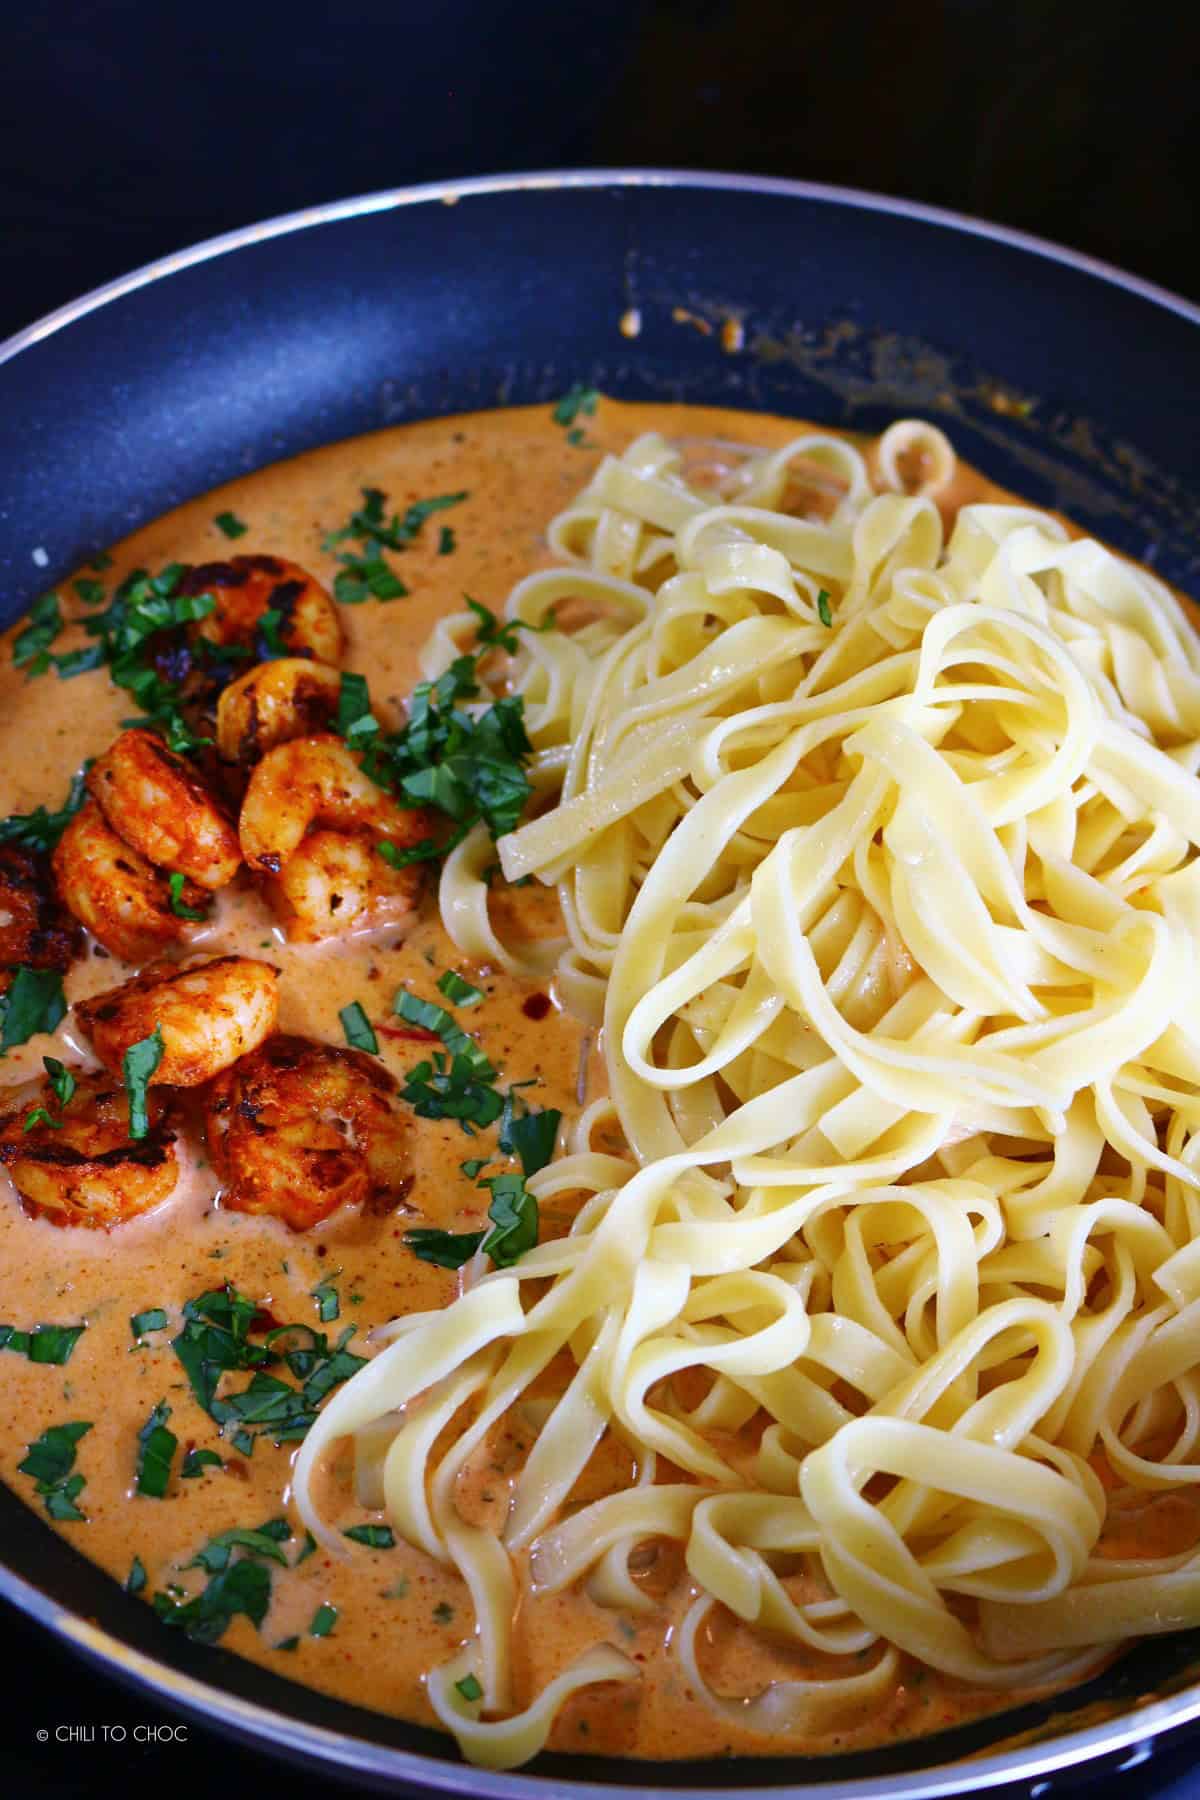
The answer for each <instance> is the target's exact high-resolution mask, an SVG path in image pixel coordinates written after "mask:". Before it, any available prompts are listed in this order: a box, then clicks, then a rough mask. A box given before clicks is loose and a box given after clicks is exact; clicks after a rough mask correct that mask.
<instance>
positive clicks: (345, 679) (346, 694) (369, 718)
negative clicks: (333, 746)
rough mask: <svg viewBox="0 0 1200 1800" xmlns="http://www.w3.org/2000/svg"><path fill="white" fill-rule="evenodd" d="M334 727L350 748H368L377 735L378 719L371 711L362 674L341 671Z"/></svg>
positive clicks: (345, 670)
mask: <svg viewBox="0 0 1200 1800" xmlns="http://www.w3.org/2000/svg"><path fill="white" fill-rule="evenodd" d="M334 729H335V730H336V731H338V732H340V734H341V735H342V737H344V738H345V740H346V742H347V743H348V744H349V746H350V748H351V749H352V750H367V749H369V748H370V746H371V745H372V744H373V743H374V741H375V739H376V738H377V737H378V736H379V720H378V719H377V718H376V717H375V715H374V713H373V712H372V711H371V698H370V694H369V693H368V691H367V681H366V677H365V676H364V675H355V674H353V673H352V672H351V671H350V670H347V669H344V670H343V671H342V680H341V686H340V688H339V689H338V709H337V719H336V720H335V722H334Z"/></svg>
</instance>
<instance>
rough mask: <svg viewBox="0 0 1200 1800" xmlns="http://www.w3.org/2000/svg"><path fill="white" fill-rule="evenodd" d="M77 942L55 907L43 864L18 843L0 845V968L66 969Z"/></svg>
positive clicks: (69, 920) (74, 932) (44, 860)
mask: <svg viewBox="0 0 1200 1800" xmlns="http://www.w3.org/2000/svg"><path fill="white" fill-rule="evenodd" d="M79 938H80V932H79V928H78V926H77V925H76V924H75V921H74V920H73V919H72V918H71V917H70V916H69V914H67V913H64V911H63V909H62V906H61V905H60V903H59V899H58V895H57V893H56V892H55V887H54V880H53V877H52V876H51V873H50V864H49V861H48V859H47V858H45V857H44V856H39V855H38V854H37V853H36V852H35V851H33V850H26V849H23V848H22V847H21V846H20V845H19V844H3V845H0V965H2V966H3V967H5V968H14V967H16V965H17V964H18V963H24V964H25V966H26V968H29V969H61V970H65V969H67V968H69V967H70V964H71V960H72V958H73V957H74V955H75V952H76V950H77V949H78V947H79Z"/></svg>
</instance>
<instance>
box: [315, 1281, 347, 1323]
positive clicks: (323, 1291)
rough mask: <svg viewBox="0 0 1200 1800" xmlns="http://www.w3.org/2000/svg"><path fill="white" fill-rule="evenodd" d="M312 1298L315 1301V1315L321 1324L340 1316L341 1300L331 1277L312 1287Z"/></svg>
mask: <svg viewBox="0 0 1200 1800" xmlns="http://www.w3.org/2000/svg"><path fill="white" fill-rule="evenodd" d="M312 1298H313V1299H314V1300H315V1301H316V1303H317V1317H318V1319H320V1321H321V1323H322V1325H331V1324H332V1323H333V1321H334V1320H335V1319H337V1318H340V1316H341V1311H342V1307H341V1302H340V1301H339V1299H338V1293H337V1289H336V1288H335V1287H334V1285H333V1281H332V1279H330V1280H329V1281H323V1282H321V1284H320V1286H319V1287H315V1288H313V1290H312Z"/></svg>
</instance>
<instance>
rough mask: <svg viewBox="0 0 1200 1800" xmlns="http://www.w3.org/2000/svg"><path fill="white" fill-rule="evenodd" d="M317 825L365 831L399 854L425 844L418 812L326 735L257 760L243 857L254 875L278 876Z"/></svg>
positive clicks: (244, 817) (427, 823)
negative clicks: (386, 789) (399, 800)
mask: <svg viewBox="0 0 1200 1800" xmlns="http://www.w3.org/2000/svg"><path fill="white" fill-rule="evenodd" d="M319 825H325V826H328V827H329V829H330V830H332V831H341V832H353V831H371V832H374V833H375V835H376V836H377V837H385V838H388V839H390V841H391V842H392V843H394V844H395V845H397V847H403V846H405V845H409V844H415V843H417V842H418V841H419V840H420V839H422V838H426V837H428V836H429V833H430V829H431V820H430V817H429V814H428V813H425V812H422V811H420V810H419V809H417V808H408V807H403V806H397V804H396V802H395V801H394V800H393V799H392V798H391V796H390V795H389V794H387V793H385V792H384V790H383V789H382V788H381V787H380V786H379V785H378V783H377V782H374V781H372V780H371V778H370V776H369V775H366V774H364V772H363V770H362V768H361V766H360V764H359V760H358V758H357V757H356V756H355V755H354V753H353V751H351V750H349V749H347V747H346V745H345V743H344V741H343V740H342V739H341V738H339V737H334V736H333V734H332V733H330V732H327V733H322V734H320V735H318V736H316V737H304V738H293V739H292V741H291V742H290V743H287V744H277V745H276V746H275V748H274V749H273V750H268V752H267V754H266V755H265V756H264V757H263V759H262V761H261V762H260V763H259V765H258V767H257V768H256V769H255V771H254V773H253V775H252V776H251V777H250V785H249V787H248V788H247V789H246V797H245V799H244V800H243V801H242V812H241V817H240V819H239V820H238V835H239V836H240V838H241V841H242V855H243V856H244V857H245V859H246V861H247V862H248V863H249V864H250V867H251V868H252V869H258V870H259V871H260V872H261V873H262V874H265V875H278V874H279V873H280V871H281V870H282V868H283V865H284V863H286V861H287V859H288V857H289V856H292V855H293V854H294V853H295V852H296V851H297V850H298V849H299V848H300V844H301V842H302V841H303V839H304V836H305V834H306V832H308V831H310V830H312V829H313V827H314V826H319Z"/></svg>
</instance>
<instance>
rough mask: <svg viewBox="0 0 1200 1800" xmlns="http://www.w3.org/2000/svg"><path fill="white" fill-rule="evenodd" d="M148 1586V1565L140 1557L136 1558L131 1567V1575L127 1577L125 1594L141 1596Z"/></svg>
mask: <svg viewBox="0 0 1200 1800" xmlns="http://www.w3.org/2000/svg"><path fill="white" fill-rule="evenodd" d="M145 1585H146V1565H145V1563H144V1562H143V1561H142V1559H141V1557H140V1556H135V1557H134V1559H133V1561H132V1562H131V1563H130V1565H129V1573H128V1575H127V1576H126V1577H125V1592H126V1593H127V1594H140V1593H141V1591H142V1589H143V1588H144V1587H145Z"/></svg>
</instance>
